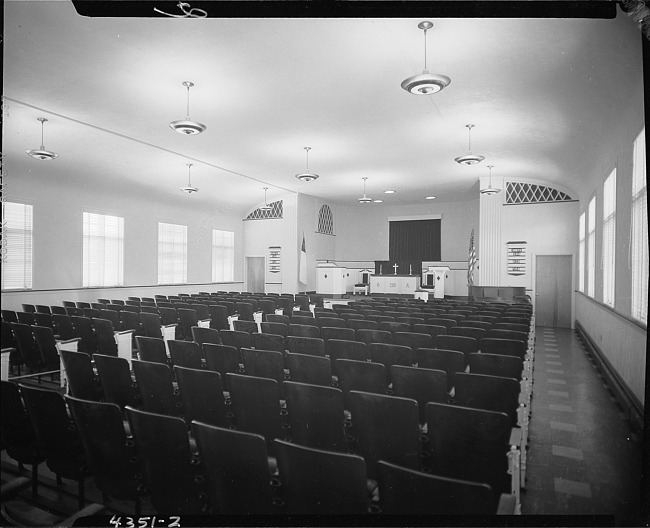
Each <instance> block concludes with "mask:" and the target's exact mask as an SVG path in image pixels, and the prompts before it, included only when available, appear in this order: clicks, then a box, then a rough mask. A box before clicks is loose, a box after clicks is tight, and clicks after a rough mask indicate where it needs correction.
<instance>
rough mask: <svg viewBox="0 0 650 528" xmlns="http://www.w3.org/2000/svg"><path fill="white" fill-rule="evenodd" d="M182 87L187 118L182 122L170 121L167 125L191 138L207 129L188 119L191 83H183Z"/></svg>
mask: <svg viewBox="0 0 650 528" xmlns="http://www.w3.org/2000/svg"><path fill="white" fill-rule="evenodd" d="M183 86H185V87H186V88H187V117H186V118H185V119H183V120H179V121H172V122H171V123H169V127H170V128H171V129H172V130H175V131H176V132H178V133H179V134H185V135H186V136H193V135H196V134H200V133H201V132H205V129H206V128H208V127H207V126H205V125H204V124H203V123H199V122H198V121H192V120H191V119H190V88H191V87H192V86H194V83H193V82H190V81H183Z"/></svg>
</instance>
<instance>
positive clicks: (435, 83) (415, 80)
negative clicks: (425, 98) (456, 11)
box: [402, 20, 451, 95]
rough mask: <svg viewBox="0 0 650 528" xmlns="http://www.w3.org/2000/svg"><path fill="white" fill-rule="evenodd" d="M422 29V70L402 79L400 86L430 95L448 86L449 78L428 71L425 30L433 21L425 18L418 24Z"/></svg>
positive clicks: (409, 90) (420, 93)
mask: <svg viewBox="0 0 650 528" xmlns="http://www.w3.org/2000/svg"><path fill="white" fill-rule="evenodd" d="M418 27H419V28H420V29H421V30H423V31H424V70H423V71H422V73H420V74H418V75H413V76H411V77H409V78H407V79H404V80H403V81H402V88H404V89H405V90H406V91H407V92H411V93H412V94H415V95H430V94H434V93H436V92H439V91H440V90H442V89H443V88H446V87H447V86H449V83H450V82H451V79H450V78H449V77H447V76H446V75H440V74H438V73H429V70H427V30H429V29H431V28H432V27H433V22H429V21H428V20H425V21H423V22H420V23H419V24H418Z"/></svg>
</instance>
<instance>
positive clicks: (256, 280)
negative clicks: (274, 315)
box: [246, 257, 265, 293]
mask: <svg viewBox="0 0 650 528" xmlns="http://www.w3.org/2000/svg"><path fill="white" fill-rule="evenodd" d="M264 260H265V259H264V257H246V291H249V292H252V293H265V289H264V264H265V263H264Z"/></svg>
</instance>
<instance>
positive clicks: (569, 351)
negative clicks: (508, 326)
mask: <svg viewBox="0 0 650 528" xmlns="http://www.w3.org/2000/svg"><path fill="white" fill-rule="evenodd" d="M536 336H537V340H536V346H535V371H534V385H533V401H532V413H531V421H530V430H529V433H530V435H529V446H528V457H527V474H526V491H525V492H524V493H522V514H524V515H526V514H532V515H614V516H615V521H616V524H631V525H636V523H637V522H638V521H639V519H640V517H639V514H640V505H641V498H640V494H641V491H640V490H641V484H640V483H641V467H642V456H643V455H642V448H643V445H642V442H641V439H640V438H639V437H638V436H637V435H636V434H634V433H633V431H632V430H631V428H630V426H629V423H628V421H627V419H626V415H625V414H624V413H623V411H622V410H621V409H620V408H619V406H618V405H617V403H616V400H615V399H614V397H613V396H612V393H611V392H610V391H609V388H608V387H607V384H606V383H605V381H604V379H603V378H602V376H601V374H600V373H599V372H598V370H597V369H596V364H595V363H594V362H593V360H592V359H591V358H590V357H589V354H588V353H587V351H586V349H585V348H584V346H583V345H582V343H581V342H580V340H579V339H578V337H577V335H576V334H575V332H573V331H572V330H570V329H564V328H541V327H538V328H537V329H536Z"/></svg>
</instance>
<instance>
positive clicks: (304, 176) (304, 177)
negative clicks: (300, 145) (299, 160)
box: [296, 147, 318, 182]
mask: <svg viewBox="0 0 650 528" xmlns="http://www.w3.org/2000/svg"><path fill="white" fill-rule="evenodd" d="M310 150H311V147H305V151H306V152H307V170H306V171H305V172H301V173H300V174H296V178H298V179H299V180H300V181H304V182H310V181H314V180H317V179H318V174H313V173H311V172H309V151H310Z"/></svg>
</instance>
